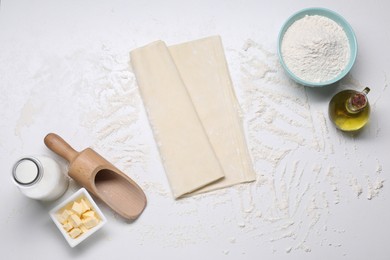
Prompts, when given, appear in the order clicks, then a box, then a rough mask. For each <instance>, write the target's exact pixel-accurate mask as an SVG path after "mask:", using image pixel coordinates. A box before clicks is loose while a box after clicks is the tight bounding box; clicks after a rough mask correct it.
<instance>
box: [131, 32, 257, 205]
mask: <svg viewBox="0 0 390 260" xmlns="http://www.w3.org/2000/svg"><path fill="white" fill-rule="evenodd" d="M131 61H132V65H133V69H134V71H135V73H136V77H137V81H138V85H139V88H140V91H141V96H142V98H143V101H144V104H145V107H146V110H147V112H148V117H149V121H150V123H151V125H152V128H153V132H154V136H155V139H156V142H157V144H158V146H159V149H160V154H161V157H162V160H163V164H164V167H165V170H166V173H167V176H168V179H169V182H170V184H171V188H172V190H173V193H174V196H175V197H176V198H178V197H181V196H184V195H186V196H187V195H192V194H197V193H201V192H206V191H210V190H214V189H218V188H223V187H227V186H231V185H234V184H238V183H243V182H249V181H253V180H255V176H256V175H255V172H254V171H253V168H252V163H251V159H250V156H249V152H248V149H247V146H246V141H245V137H244V134H243V129H242V123H241V120H240V118H239V105H238V102H237V99H236V96H235V94H234V90H233V86H232V83H231V79H230V75H229V71H228V67H227V64H226V59H225V55H224V51H223V46H222V43H221V39H220V37H218V36H213V37H208V38H205V39H201V40H196V41H192V42H187V43H183V44H178V45H174V46H171V47H166V45H165V44H164V43H163V42H161V41H158V42H155V43H152V44H150V45H147V46H145V47H142V48H139V49H136V50H134V51H132V52H131ZM179 122H180V123H179ZM210 150H211V151H210ZM221 168H222V169H221ZM222 176H225V178H221V177H222Z"/></svg>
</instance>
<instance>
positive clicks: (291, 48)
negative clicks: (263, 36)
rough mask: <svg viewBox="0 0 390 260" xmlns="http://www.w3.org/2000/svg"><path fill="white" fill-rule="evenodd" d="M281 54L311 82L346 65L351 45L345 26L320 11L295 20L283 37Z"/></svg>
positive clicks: (325, 78)
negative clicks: (322, 14) (318, 13)
mask: <svg viewBox="0 0 390 260" xmlns="http://www.w3.org/2000/svg"><path fill="white" fill-rule="evenodd" d="M281 50H282V56H283V59H284V61H285V63H286V65H287V67H288V68H289V69H290V70H291V71H292V72H293V73H294V74H295V75H296V76H298V77H299V78H301V79H303V80H305V81H309V82H315V83H318V82H326V81H329V80H332V79H333V78H335V77H336V76H337V75H338V74H340V73H341V72H342V71H343V70H344V68H345V67H346V66H347V64H348V61H349V57H350V47H349V42H348V38H347V35H346V34H345V32H344V30H343V28H342V27H341V26H340V25H338V24H337V23H336V22H335V21H333V20H331V19H329V18H327V17H324V16H320V15H306V16H304V17H303V18H301V19H299V20H297V21H295V22H294V23H293V24H292V25H291V26H290V27H289V28H288V29H287V31H286V33H285V35H284V37H283V39H282V46H281Z"/></svg>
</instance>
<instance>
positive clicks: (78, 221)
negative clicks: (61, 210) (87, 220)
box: [69, 214, 82, 227]
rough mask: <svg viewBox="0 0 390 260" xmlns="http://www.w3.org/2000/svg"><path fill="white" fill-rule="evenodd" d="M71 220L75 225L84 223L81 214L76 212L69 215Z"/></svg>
mask: <svg viewBox="0 0 390 260" xmlns="http://www.w3.org/2000/svg"><path fill="white" fill-rule="evenodd" d="M69 222H70V223H71V224H72V226H74V227H78V226H80V225H81V224H82V221H81V219H80V217H79V216H77V215H76V214H72V215H70V217H69Z"/></svg>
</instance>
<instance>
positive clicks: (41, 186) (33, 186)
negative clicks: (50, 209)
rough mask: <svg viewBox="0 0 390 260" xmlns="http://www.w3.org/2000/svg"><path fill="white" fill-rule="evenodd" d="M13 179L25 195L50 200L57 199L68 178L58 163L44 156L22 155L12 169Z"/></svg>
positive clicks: (63, 189) (65, 186)
mask: <svg viewBox="0 0 390 260" xmlns="http://www.w3.org/2000/svg"><path fill="white" fill-rule="evenodd" d="M12 176H13V181H14V183H15V184H16V186H17V187H18V188H19V190H20V191H21V192H22V193H23V194H24V195H25V196H27V197H29V198H32V199H36V200H42V201H50V200H55V199H58V198H59V197H60V196H62V195H63V194H64V192H65V191H66V189H67V188H68V184H69V178H68V177H67V176H66V175H65V174H63V173H62V171H61V168H60V165H59V164H58V163H57V162H56V161H54V160H53V159H51V158H49V157H46V156H31V157H24V158H22V159H20V160H18V161H17V162H16V163H15V165H14V167H13V169H12Z"/></svg>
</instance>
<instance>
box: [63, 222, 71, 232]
mask: <svg viewBox="0 0 390 260" xmlns="http://www.w3.org/2000/svg"><path fill="white" fill-rule="evenodd" d="M62 227H63V228H64V229H65V230H66V231H67V232H69V231H70V230H71V229H72V228H73V226H72V224H71V223H69V221H67V222H66V223H65V224H64V225H62Z"/></svg>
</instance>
